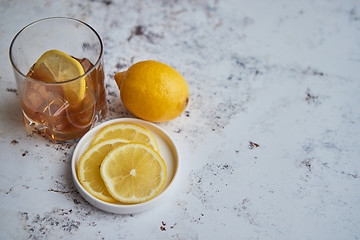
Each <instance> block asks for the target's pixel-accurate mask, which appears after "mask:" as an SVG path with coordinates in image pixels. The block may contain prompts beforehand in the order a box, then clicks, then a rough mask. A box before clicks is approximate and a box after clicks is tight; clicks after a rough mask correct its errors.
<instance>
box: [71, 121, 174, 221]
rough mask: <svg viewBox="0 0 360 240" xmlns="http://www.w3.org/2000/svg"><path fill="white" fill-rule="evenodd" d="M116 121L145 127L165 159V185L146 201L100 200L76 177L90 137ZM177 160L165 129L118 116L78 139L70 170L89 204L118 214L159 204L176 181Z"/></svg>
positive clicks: (146, 208) (172, 143) (130, 212)
mask: <svg viewBox="0 0 360 240" xmlns="http://www.w3.org/2000/svg"><path fill="white" fill-rule="evenodd" d="M118 122H131V123H136V124H139V125H142V126H144V127H146V128H147V129H148V130H149V131H150V132H151V133H152V134H153V135H154V137H155V139H156V141H157V143H158V145H159V151H160V156H161V157H162V158H163V159H164V161H165V164H166V168H167V176H166V181H165V185H164V187H163V188H162V190H161V192H160V193H159V194H158V195H157V196H156V197H154V198H152V199H151V200H149V201H147V202H144V203H138V204H121V203H108V202H104V201H102V200H99V199H97V198H95V197H94V196H92V195H91V194H90V193H88V192H87V191H86V190H85V189H84V187H83V186H82V185H81V183H80V182H79V179H78V177H77V165H78V162H79V158H80V156H81V155H82V154H83V153H84V152H85V151H86V149H87V148H88V147H89V146H90V143H91V141H92V139H93V138H94V137H95V135H96V134H97V133H98V132H99V131H100V130H101V129H102V128H103V127H105V126H107V125H109V124H113V123H118ZM179 161H180V158H179V153H178V151H177V149H176V146H175V144H174V142H173V141H172V140H171V138H170V136H169V135H168V134H167V133H165V131H164V130H162V129H161V128H160V127H158V126H157V125H155V124H153V123H150V122H146V121H143V120H140V119H135V118H120V119H114V120H110V121H107V122H104V123H102V124H100V125H98V126H96V127H94V128H93V129H91V130H90V131H89V132H87V133H86V134H85V135H84V136H83V137H82V138H81V139H80V141H79V143H78V144H77V146H76V148H75V150H74V153H73V156H72V161H71V171H72V176H73V181H74V183H75V186H76V188H77V190H78V191H79V193H80V194H81V196H83V197H84V198H85V199H86V200H87V201H88V202H89V203H90V204H92V205H93V206H95V207H97V208H99V209H101V210H104V211H106V212H111V213H119V214H133V213H139V212H142V211H145V210H149V209H151V208H153V207H155V206H157V205H160V203H161V202H162V201H164V199H165V198H166V196H167V195H168V193H169V192H170V190H171V189H172V188H173V186H174V184H175V182H176V181H175V180H176V179H177V176H178V175H179V166H180V164H179V163H180V162H179Z"/></svg>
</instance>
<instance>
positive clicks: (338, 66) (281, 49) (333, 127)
mask: <svg viewBox="0 0 360 240" xmlns="http://www.w3.org/2000/svg"><path fill="white" fill-rule="evenodd" d="M49 16H68V17H74V18H78V19H81V20H83V21H85V22H87V23H89V24H90V25H91V26H93V27H94V28H95V29H96V30H97V31H98V33H99V34H100V35H101V37H102V39H103V41H104V45H105V54H104V60H105V73H106V80H105V81H106V91H107V101H108V109H109V113H108V116H107V119H114V118H121V117H133V116H132V115H131V114H130V113H129V112H127V110H126V109H125V108H124V107H123V106H122V103H121V101H120V93H119V90H118V89H117V87H116V84H115V82H114V81H113V75H114V73H116V72H118V71H123V70H126V69H127V68H128V67H129V66H130V65H132V64H133V63H136V62H138V61H141V60H146V59H153V60H158V61H161V62H164V63H167V64H169V65H171V66H173V67H174V68H176V69H177V70H178V71H179V72H180V73H181V74H183V76H184V77H185V79H186V80H187V82H188V85H189V88H190V95H191V97H190V103H189V106H188V108H187V109H186V111H185V112H184V113H183V114H182V115H181V116H180V117H179V118H177V119H175V120H173V121H170V122H167V123H162V124H158V125H159V126H161V127H162V128H164V129H165V130H166V131H168V132H169V134H170V135H171V136H172V137H173V138H174V140H175V142H176V144H177V146H178V148H179V151H180V154H181V161H182V166H181V167H182V168H181V170H182V171H181V179H180V181H179V183H178V185H177V186H176V189H175V191H174V192H173V193H172V194H171V195H170V197H169V199H168V201H166V202H165V203H164V204H163V205H161V206H158V207H156V208H154V209H152V210H149V211H147V212H144V213H140V214H135V215H116V214H110V213H106V212H103V211H101V210H98V209H96V208H94V207H93V206H91V205H90V204H88V203H87V202H86V201H85V200H84V199H83V198H82V197H81V196H80V195H79V193H78V192H77V190H76V189H75V187H74V185H73V183H72V180H71V172H70V161H71V155H72V152H73V149H74V147H75V144H68V145H54V144H52V143H50V142H49V141H47V140H46V139H44V138H43V137H42V136H41V135H39V134H38V133H37V132H36V131H31V130H26V129H25V128H24V126H23V122H22V116H21V109H20V105H19V101H18V96H17V90H16V85H15V81H14V77H13V72H12V69H11V65H10V62H9V59H8V49H9V45H10V42H11V40H12V38H13V36H14V35H15V34H16V33H17V32H18V31H19V30H20V29H21V28H22V27H23V26H25V25H26V24H28V23H30V22H32V21H34V20H38V19H40V18H44V17H49ZM0 20H1V24H0V51H1V55H0V82H1V86H2V88H1V90H0V92H1V94H0V98H1V99H0V114H1V115H0V152H1V153H0V164H1V165H0V239H359V238H360V191H359V190H360V141H359V140H360V107H359V106H360V95H359V94H358V92H359V90H360V80H359V76H360V2H359V1H357V0H344V1H335V0H315V1H313V0H304V1H295V0H291V1H288V0H258V1H247V0H240V1H239V0H227V1H220V0H210V1H205V0H193V1H191V0H184V1H176V0H170V1H166V0H163V1H160V0H155V1H125V0H124V1H116V0H104V1H100V0H83V1H76V0H65V1H50V0H49V1H40V0H27V1H25V0H23V1H12V0H0Z"/></svg>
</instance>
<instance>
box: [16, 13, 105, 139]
mask: <svg viewBox="0 0 360 240" xmlns="http://www.w3.org/2000/svg"><path fill="white" fill-rule="evenodd" d="M49 50H59V51H61V52H63V53H66V54H68V55H69V56H71V57H73V58H74V59H76V60H77V61H79V62H80V63H81V65H82V67H83V68H84V72H85V73H84V74H83V75H82V76H79V77H77V78H74V79H70V80H66V81H60V82H54V81H52V82H51V81H50V82H48V81H46V82H44V81H40V80H36V79H33V78H31V77H30V76H29V73H30V72H31V69H32V67H33V65H34V63H35V62H36V61H37V60H38V59H39V57H40V56H41V55H42V54H43V53H45V52H47V51H49ZM9 57H10V62H11V64H12V67H13V70H14V75H15V79H16V84H17V89H18V93H19V100H20V104H21V107H22V113H23V116H24V121H25V125H29V126H35V127H36V128H37V129H39V130H41V131H43V132H45V133H46V136H48V137H49V138H50V139H52V140H54V141H55V142H69V141H74V140H75V141H76V140H77V139H79V138H80V137H82V136H83V135H84V134H85V133H86V132H87V131H88V130H89V129H90V128H91V127H92V126H93V125H94V124H95V123H96V122H98V121H100V120H101V119H103V118H105V115H106V96H105V89H104V69H103V43H102V41H101V38H100V36H99V34H98V33H97V32H96V31H95V30H94V29H93V28H92V27H91V26H89V25H88V24H86V23H84V22H82V21H80V20H77V19H72V18H64V17H52V18H45V19H41V20H38V21H35V22H33V23H30V24H29V25H27V26H25V27H24V28H23V29H22V30H20V31H19V32H18V33H17V34H16V36H15V37H14V39H13V40H12V42H11V45H10V50H9ZM80 81H82V82H80ZM79 84H83V85H81V86H84V87H83V90H82V93H78V94H79V99H78V100H77V101H71V99H70V98H69V97H68V96H67V95H68V94H67V93H66V91H69V89H71V88H73V86H76V85H79ZM84 89H85V90H84Z"/></svg>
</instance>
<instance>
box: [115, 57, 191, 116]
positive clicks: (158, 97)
mask: <svg viewBox="0 0 360 240" xmlns="http://www.w3.org/2000/svg"><path fill="white" fill-rule="evenodd" d="M114 78H115V81H116V83H117V85H118V87H119V89H120V96H121V100H122V102H123V104H124V105H125V107H126V108H127V109H128V110H129V111H130V112H131V113H132V114H134V115H135V116H137V117H139V118H141V119H144V120H146V121H150V122H164V121H169V120H172V119H174V118H176V117H178V116H179V115H180V114H181V113H182V112H183V111H184V110H185V108H186V107H187V105H188V102H189V88H188V85H187V83H186V81H185V79H184V78H183V77H182V76H181V74H180V73H179V72H177V71H176V70H175V69H174V68H172V67H170V66H168V65H166V64H164V63H161V62H157V61H152V60H148V61H142V62H138V63H136V64H134V65H132V66H131V67H130V68H129V69H128V70H127V71H124V72H119V73H117V74H115V76H114Z"/></svg>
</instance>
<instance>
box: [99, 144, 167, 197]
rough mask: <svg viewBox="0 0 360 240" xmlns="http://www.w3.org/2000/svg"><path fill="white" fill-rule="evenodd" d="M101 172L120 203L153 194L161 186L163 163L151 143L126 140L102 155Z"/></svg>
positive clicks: (153, 195) (164, 166) (107, 185)
mask: <svg viewBox="0 0 360 240" xmlns="http://www.w3.org/2000/svg"><path fill="white" fill-rule="evenodd" d="M100 174H101V177H102V179H103V180H104V183H105V185H106V188H107V190H108V191H109V193H110V194H111V196H113V198H115V199H116V200H118V201H120V202H122V203H141V202H145V201H148V200H150V199H151V198H153V197H155V196H156V194H157V193H159V192H160V190H161V189H162V187H163V186H164V184H165V179H166V165H165V162H164V160H163V159H162V158H161V157H160V155H159V153H157V152H155V151H154V149H153V148H151V147H150V146H148V145H146V144H143V143H125V144H123V145H121V146H119V147H116V148H114V149H113V150H111V151H110V152H109V154H108V155H107V156H106V157H105V158H104V160H103V161H102V163H101V167H100Z"/></svg>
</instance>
